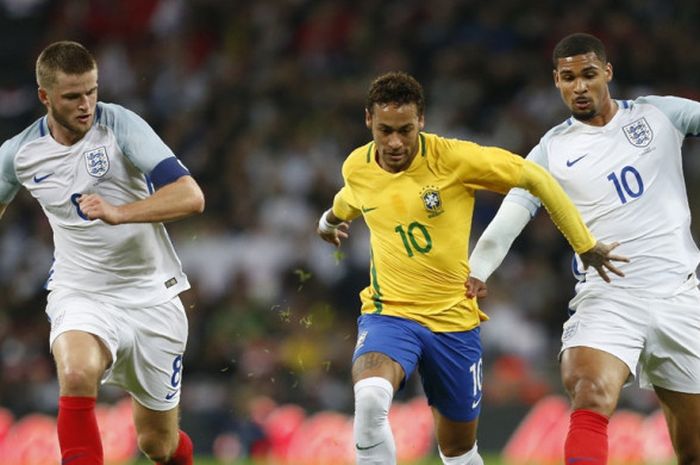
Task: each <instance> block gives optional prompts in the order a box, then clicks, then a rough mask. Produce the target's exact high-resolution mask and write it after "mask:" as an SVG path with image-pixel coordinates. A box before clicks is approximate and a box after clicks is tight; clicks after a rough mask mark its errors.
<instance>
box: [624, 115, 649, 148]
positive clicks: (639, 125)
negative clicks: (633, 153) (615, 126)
mask: <svg viewBox="0 0 700 465" xmlns="http://www.w3.org/2000/svg"><path fill="white" fill-rule="evenodd" d="M622 130H623V131H624V132H625V136H626V137H627V140H628V141H629V142H630V144H632V145H634V146H635V147H646V146H647V145H649V144H650V143H651V140H652V139H653V138H654V132H653V131H652V130H651V126H649V123H647V120H646V119H645V118H640V119H638V120H637V121H635V122H633V123H630V124H627V125H625V126H623V127H622Z"/></svg>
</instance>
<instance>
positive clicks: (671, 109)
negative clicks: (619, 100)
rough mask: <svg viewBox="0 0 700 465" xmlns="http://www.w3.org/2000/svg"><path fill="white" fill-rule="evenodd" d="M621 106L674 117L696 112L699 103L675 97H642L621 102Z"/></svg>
mask: <svg viewBox="0 0 700 465" xmlns="http://www.w3.org/2000/svg"><path fill="white" fill-rule="evenodd" d="M623 104H624V105H625V106H626V107H627V106H628V107H629V108H630V109H637V110H638V111H645V110H646V111H651V109H652V108H653V109H655V110H658V111H660V112H662V113H664V114H666V115H674V114H676V113H682V112H685V111H689V112H697V111H698V107H699V105H700V104H699V103H698V102H696V101H695V100H690V99H687V98H683V97H677V96H675V95H643V96H640V97H637V98H636V99H634V100H626V101H623Z"/></svg>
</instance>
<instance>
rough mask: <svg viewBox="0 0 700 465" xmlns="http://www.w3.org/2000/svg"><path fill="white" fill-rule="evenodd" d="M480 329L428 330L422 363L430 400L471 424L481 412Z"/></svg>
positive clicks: (445, 413)
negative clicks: (436, 331)
mask: <svg viewBox="0 0 700 465" xmlns="http://www.w3.org/2000/svg"><path fill="white" fill-rule="evenodd" d="M479 333H480V328H478V327H477V328H474V329H472V330H471V331H460V332H449V333H432V332H428V333H426V337H425V340H424V342H423V357H422V359H421V361H420V364H419V369H420V374H421V380H422V382H423V389H424V391H425V395H426V397H427V398H428V403H429V404H430V405H431V406H432V407H433V408H435V409H437V410H438V411H439V413H440V414H441V416H442V417H444V418H445V419H449V420H451V421H452V422H454V423H455V424H458V423H470V422H472V421H473V420H475V419H476V418H478V416H479V413H480V411H481V398H482V390H481V389H482V380H483V362H482V347H481V339H480V334H479Z"/></svg>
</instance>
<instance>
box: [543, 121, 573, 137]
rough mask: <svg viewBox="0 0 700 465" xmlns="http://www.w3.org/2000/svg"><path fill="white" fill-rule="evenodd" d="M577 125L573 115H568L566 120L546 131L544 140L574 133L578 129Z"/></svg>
mask: <svg viewBox="0 0 700 465" xmlns="http://www.w3.org/2000/svg"><path fill="white" fill-rule="evenodd" d="M576 127H577V126H576V125H575V124H574V119H573V117H572V116H570V117H568V118H567V119H566V120H564V121H562V122H561V123H559V124H557V125H556V126H552V127H551V128H550V129H549V131H547V132H545V133H544V135H543V136H542V142H545V143H546V142H547V141H549V140H552V139H556V138H558V137H564V136H567V135H569V134H572V133H574V132H575V131H576Z"/></svg>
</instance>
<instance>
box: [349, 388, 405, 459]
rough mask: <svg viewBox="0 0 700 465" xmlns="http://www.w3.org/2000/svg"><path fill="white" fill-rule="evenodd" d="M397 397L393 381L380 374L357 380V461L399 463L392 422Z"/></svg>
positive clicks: (355, 435)
mask: <svg viewBox="0 0 700 465" xmlns="http://www.w3.org/2000/svg"><path fill="white" fill-rule="evenodd" d="M393 397H394V388H393V387H392V385H391V383H390V382H389V381H388V380H386V379H384V378H380V377H378V376H375V377H372V378H365V379H363V380H360V381H358V382H357V383H356V384H355V419H354V422H353V434H354V438H355V456H356V457H357V465H396V445H395V444H394V435H393V434H392V432H391V427H390V426H389V407H390V406H391V399H392V398H393Z"/></svg>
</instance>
